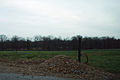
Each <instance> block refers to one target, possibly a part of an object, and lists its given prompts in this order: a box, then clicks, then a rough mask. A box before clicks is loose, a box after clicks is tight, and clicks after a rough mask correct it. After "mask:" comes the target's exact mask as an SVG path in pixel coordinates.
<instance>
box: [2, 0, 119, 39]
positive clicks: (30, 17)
mask: <svg viewBox="0 0 120 80" xmlns="http://www.w3.org/2000/svg"><path fill="white" fill-rule="evenodd" d="M0 34H5V35H7V36H13V35H18V36H21V37H32V36H34V35H42V36H47V35H53V36H62V37H71V36H74V35H82V36H89V37H94V36H99V37H101V36H110V37H113V36H114V37H116V38H120V0H0Z"/></svg>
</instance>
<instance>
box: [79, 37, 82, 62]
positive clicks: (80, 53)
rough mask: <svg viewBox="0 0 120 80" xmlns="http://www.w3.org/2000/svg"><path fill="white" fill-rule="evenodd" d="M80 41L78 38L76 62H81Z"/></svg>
mask: <svg viewBox="0 0 120 80" xmlns="http://www.w3.org/2000/svg"><path fill="white" fill-rule="evenodd" d="M81 40H82V38H79V40H78V61H79V62H81V56H82V55H81Z"/></svg>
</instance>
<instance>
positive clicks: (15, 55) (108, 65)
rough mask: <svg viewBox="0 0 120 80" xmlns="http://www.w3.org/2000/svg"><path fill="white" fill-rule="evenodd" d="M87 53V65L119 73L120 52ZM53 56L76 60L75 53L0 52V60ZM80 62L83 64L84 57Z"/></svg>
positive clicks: (97, 51) (91, 51)
mask: <svg viewBox="0 0 120 80" xmlns="http://www.w3.org/2000/svg"><path fill="white" fill-rule="evenodd" d="M82 53H83V54H84V53H87V54H88V57H89V64H90V65H92V66H95V67H98V68H102V69H103V70H105V71H108V72H112V73H120V50H119V49H113V50H84V51H82ZM55 55H66V56H70V57H72V58H73V59H75V60H77V51H17V52H16V51H0V58H4V59H10V60H16V59H21V58H22V59H42V58H45V59H48V58H51V57H53V56H55ZM82 62H85V58H84V56H83V57H82Z"/></svg>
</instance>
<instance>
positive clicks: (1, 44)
mask: <svg viewBox="0 0 120 80" xmlns="http://www.w3.org/2000/svg"><path fill="white" fill-rule="evenodd" d="M6 40H7V36H6V35H0V49H1V50H4V49H5V47H6V46H5V41H6Z"/></svg>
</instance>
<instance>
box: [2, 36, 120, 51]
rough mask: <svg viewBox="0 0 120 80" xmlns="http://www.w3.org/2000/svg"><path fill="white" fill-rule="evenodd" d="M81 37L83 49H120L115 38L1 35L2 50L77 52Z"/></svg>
mask: <svg viewBox="0 0 120 80" xmlns="http://www.w3.org/2000/svg"><path fill="white" fill-rule="evenodd" d="M80 37H81V38H82V49H120V39H116V38H114V37H82V36H80V35H77V36H73V37H71V38H64V39H62V38H60V37H53V36H40V35H37V36H34V37H33V38H22V37H18V36H13V37H11V38H8V37H7V36H6V35H0V50H1V51H6V50H16V51H18V50H19V51H20V50H40V51H43V50H44V51H56V50H77V49H78V39H79V38H80Z"/></svg>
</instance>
